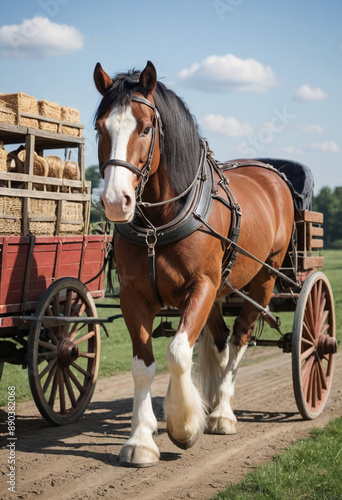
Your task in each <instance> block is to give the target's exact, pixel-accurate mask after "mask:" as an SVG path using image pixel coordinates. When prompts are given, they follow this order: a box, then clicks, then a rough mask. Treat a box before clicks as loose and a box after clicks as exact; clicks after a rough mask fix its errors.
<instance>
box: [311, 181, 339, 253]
mask: <svg viewBox="0 0 342 500" xmlns="http://www.w3.org/2000/svg"><path fill="white" fill-rule="evenodd" d="M313 210H314V211H316V212H322V213H323V216H324V224H323V227H324V245H325V246H326V247H327V248H329V247H330V248H331V247H336V245H337V242H342V187H336V188H335V189H334V190H333V191H332V190H331V189H330V188H329V187H323V188H322V189H321V190H320V192H319V193H318V195H317V196H315V197H314V199H313ZM339 244H340V243H338V245H339Z"/></svg>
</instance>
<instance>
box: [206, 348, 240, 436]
mask: <svg viewBox="0 0 342 500" xmlns="http://www.w3.org/2000/svg"><path fill="white" fill-rule="evenodd" d="M226 348H227V349H229V361H228V365H227V367H226V369H225V371H224V374H223V376H222V379H221V382H220V384H219V386H218V388H217V392H216V397H215V402H216V406H215V407H214V409H213V411H212V413H211V414H210V415H209V417H208V423H207V431H208V432H211V433H214V434H235V433H236V422H237V420H236V417H235V415H234V412H233V410H232V407H231V404H232V400H233V397H234V386H235V378H236V374H237V370H238V367H239V365H240V363H241V361H242V358H243V356H244V354H245V351H246V349H247V345H245V346H243V347H239V346H237V345H234V344H233V343H232V342H229V344H228V345H227V347H226Z"/></svg>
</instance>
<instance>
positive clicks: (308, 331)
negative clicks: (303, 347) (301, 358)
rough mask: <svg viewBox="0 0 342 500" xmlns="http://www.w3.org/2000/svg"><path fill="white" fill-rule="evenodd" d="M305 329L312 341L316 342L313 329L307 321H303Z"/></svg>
mask: <svg viewBox="0 0 342 500" xmlns="http://www.w3.org/2000/svg"><path fill="white" fill-rule="evenodd" d="M303 330H305V333H306V335H307V336H308V337H309V338H310V339H311V341H312V343H313V344H314V343H315V338H314V337H313V335H312V333H311V330H310V328H309V327H308V325H307V323H306V322H305V321H304V322H303ZM303 333H304V331H303Z"/></svg>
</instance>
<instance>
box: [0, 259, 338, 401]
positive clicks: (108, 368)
mask: <svg viewBox="0 0 342 500" xmlns="http://www.w3.org/2000/svg"><path fill="white" fill-rule="evenodd" d="M324 256H325V266H324V269H323V270H324V272H325V273H326V275H327V277H328V278H329V280H330V283H331V286H332V288H333V291H334V298H335V304H336V325H337V338H338V340H339V341H340V342H341V341H342V251H341V250H331V251H325V252H324ZM101 303H104V304H110V305H112V304H116V305H118V304H119V301H118V299H112V298H106V299H105V300H104V301H102V302H101ZM117 312H118V311H117V310H113V309H112V308H109V309H107V308H106V309H104V308H102V307H98V314H99V316H100V317H106V316H112V315H114V314H116V313H117ZM279 316H280V317H281V321H282V331H283V332H284V333H285V332H289V331H291V330H292V322H293V313H281V314H279ZM159 321H160V319H158V318H157V319H156V322H155V324H156V325H157V324H158V322H159ZM226 321H227V323H228V324H232V322H233V318H227V319H226ZM173 324H174V326H177V319H176V318H175V319H174V320H173ZM107 328H108V332H109V337H108V338H107V337H106V335H105V333H104V331H103V329H102V328H101V361H100V373H99V377H100V378H103V377H107V376H111V375H115V374H116V373H120V372H124V371H129V370H130V368H131V359H132V348H131V341H130V336H129V334H128V332H127V329H126V326H125V323H124V320H123V319H122V318H121V319H118V320H115V322H113V323H111V324H109V326H108V327H107ZM264 337H265V338H267V337H271V338H276V339H277V338H278V334H277V333H276V332H275V331H274V330H272V329H271V328H269V327H268V326H267V325H266V326H265V329H264V333H263V338H264ZM169 342H170V339H167V338H158V339H155V340H154V342H153V348H154V354H155V358H156V361H157V373H162V372H165V371H166V369H167V365H166V348H167V345H168V344H169ZM10 385H15V386H16V398H17V401H18V402H19V401H23V400H27V399H31V392H30V388H29V384H28V377H27V370H23V369H22V368H21V367H20V366H15V365H10V364H8V363H5V365H4V371H3V375H2V379H1V383H0V406H3V405H5V404H6V399H5V398H6V396H7V387H8V386H10Z"/></svg>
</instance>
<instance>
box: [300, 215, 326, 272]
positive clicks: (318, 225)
mask: <svg viewBox="0 0 342 500" xmlns="http://www.w3.org/2000/svg"><path fill="white" fill-rule="evenodd" d="M295 222H296V228H297V252H298V268H299V270H301V271H307V270H311V269H319V268H321V267H322V266H323V263H324V257H323V256H321V255H317V254H316V255H315V253H316V251H317V250H322V249H323V234H324V230H323V227H322V224H323V214H322V213H321V212H312V211H310V210H297V211H296V213H295ZM313 253H314V254H313Z"/></svg>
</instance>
